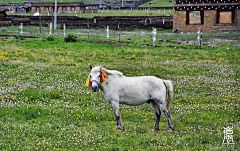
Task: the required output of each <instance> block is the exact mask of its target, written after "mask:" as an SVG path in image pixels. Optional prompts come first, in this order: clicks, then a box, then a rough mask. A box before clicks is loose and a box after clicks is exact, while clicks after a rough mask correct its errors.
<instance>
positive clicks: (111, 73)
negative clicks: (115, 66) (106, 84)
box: [101, 67, 123, 76]
mask: <svg viewBox="0 0 240 151" xmlns="http://www.w3.org/2000/svg"><path fill="white" fill-rule="evenodd" d="M101 70H102V71H103V72H104V73H106V74H108V75H119V76H123V73H122V72H120V71H117V70H107V69H106V68H103V67H102V68H101Z"/></svg>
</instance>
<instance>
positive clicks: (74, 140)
mask: <svg viewBox="0 0 240 151" xmlns="http://www.w3.org/2000/svg"><path fill="white" fill-rule="evenodd" d="M162 34H164V33H162ZM126 40H127V39H126ZM138 40H139V41H142V42H144V41H145V42H148V41H152V40H151V38H148V37H146V38H143V39H141V38H140V37H138V38H134V37H132V38H130V39H128V41H127V43H124V44H122V46H118V45H117V44H120V42H118V39H105V38H94V39H93V38H78V42H75V43H66V42H64V39H63V38H57V37H55V39H54V40H53V41H48V40H46V39H44V38H43V39H39V40H37V39H35V40H20V39H17V40H10V39H2V40H1V43H0V48H1V49H0V70H1V72H0V74H1V76H0V78H1V83H0V133H1V135H0V149H1V150H45V149H50V150H63V149H64V150H77V149H80V150H237V149H238V148H239V147H240V146H239V139H240V135H239V134H240V123H239V117H240V114H239V113H240V112H239V110H240V107H239V103H240V101H239V98H240V96H239V94H240V93H239V79H240V74H239V73H240V71H239V69H240V68H239V64H240V62H239V57H240V54H239V48H235V47H234V45H235V43H233V42H231V43H225V44H224V43H221V44H217V46H216V47H214V48H212V47H207V46H203V47H202V48H201V49H200V48H199V46H194V45H177V44H174V43H167V42H164V44H163V43H161V44H158V46H159V47H151V46H150V45H139V43H141V42H139V43H136V42H135V41H138ZM103 42H104V44H100V43H103ZM131 42H133V44H132V43H131ZM160 46H161V47H160ZM89 64H93V65H103V67H105V68H107V69H113V70H119V71H121V72H123V73H124V75H126V76H145V75H154V76H157V77H159V78H162V79H169V80H172V82H173V85H174V100H173V104H172V107H171V116H172V122H173V124H174V126H175V127H176V130H175V131H173V132H172V133H169V132H168V129H167V120H166V118H165V117H164V115H163V114H162V116H161V121H160V131H159V132H155V131H152V129H153V127H154V123H155V114H154V111H153V109H152V107H151V105H149V104H143V105H141V106H137V107H133V106H126V105H121V109H120V110H121V114H122V119H123V123H124V125H125V128H126V130H125V131H118V130H116V129H115V128H116V122H115V117H114V114H113V111H112V109H111V106H110V104H108V103H107V102H106V101H105V99H104V96H103V94H102V93H101V92H100V93H99V108H98V94H97V93H93V92H92V91H91V89H89V88H86V87H85V86H84V84H85V80H86V78H87V76H88V74H89V72H90V71H89ZM98 110H99V112H98ZM227 126H230V127H233V140H234V143H235V144H234V145H223V140H224V133H223V131H224V128H225V127H227Z"/></svg>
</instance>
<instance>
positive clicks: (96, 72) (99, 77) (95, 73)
mask: <svg viewBox="0 0 240 151" xmlns="http://www.w3.org/2000/svg"><path fill="white" fill-rule="evenodd" d="M90 69H91V73H90V75H89V84H90V86H89V87H92V90H93V92H97V91H98V87H99V84H101V83H103V82H104V81H105V80H106V76H105V75H104V73H103V72H102V71H101V66H97V67H94V68H93V67H92V65H90Z"/></svg>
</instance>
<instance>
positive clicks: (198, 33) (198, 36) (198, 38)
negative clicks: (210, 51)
mask: <svg viewBox="0 0 240 151" xmlns="http://www.w3.org/2000/svg"><path fill="white" fill-rule="evenodd" d="M197 40H198V41H199V40H200V28H199V27H198V32H197Z"/></svg>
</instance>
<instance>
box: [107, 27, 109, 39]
mask: <svg viewBox="0 0 240 151" xmlns="http://www.w3.org/2000/svg"><path fill="white" fill-rule="evenodd" d="M107 38H109V26H107Z"/></svg>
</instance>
